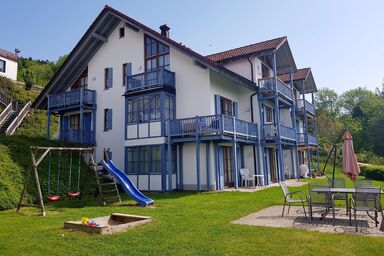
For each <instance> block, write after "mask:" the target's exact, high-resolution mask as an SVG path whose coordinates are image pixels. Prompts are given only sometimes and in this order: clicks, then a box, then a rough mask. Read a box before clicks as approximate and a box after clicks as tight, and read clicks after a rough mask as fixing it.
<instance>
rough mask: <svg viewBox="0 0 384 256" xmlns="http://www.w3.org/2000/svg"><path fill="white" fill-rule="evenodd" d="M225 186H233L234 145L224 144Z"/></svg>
mask: <svg viewBox="0 0 384 256" xmlns="http://www.w3.org/2000/svg"><path fill="white" fill-rule="evenodd" d="M223 162H224V186H226V187H233V185H234V184H233V154H232V147H224V146H223Z"/></svg>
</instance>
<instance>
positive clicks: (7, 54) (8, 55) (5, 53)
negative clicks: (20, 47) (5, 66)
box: [0, 49, 18, 61]
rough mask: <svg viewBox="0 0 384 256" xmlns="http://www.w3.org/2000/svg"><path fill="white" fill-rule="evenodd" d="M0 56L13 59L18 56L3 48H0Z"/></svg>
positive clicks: (15, 59)
mask: <svg viewBox="0 0 384 256" xmlns="http://www.w3.org/2000/svg"><path fill="white" fill-rule="evenodd" d="M0 56H1V57H3V58H6V59H9V60H13V61H17V58H18V57H17V55H16V54H14V53H12V52H9V51H6V50H3V49H0Z"/></svg>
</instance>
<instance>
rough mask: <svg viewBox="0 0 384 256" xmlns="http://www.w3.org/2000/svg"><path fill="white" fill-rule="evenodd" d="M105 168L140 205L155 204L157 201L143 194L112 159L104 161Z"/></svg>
mask: <svg viewBox="0 0 384 256" xmlns="http://www.w3.org/2000/svg"><path fill="white" fill-rule="evenodd" d="M102 163H103V165H104V168H105V169H106V170H107V171H108V172H109V173H110V174H111V175H112V176H113V177H115V179H116V180H117V181H118V182H119V184H120V185H121V187H122V188H123V189H124V192H125V193H126V194H127V195H128V196H129V197H130V198H132V199H133V200H135V201H136V202H138V203H139V205H140V206H142V207H145V206H147V205H151V204H153V203H154V202H155V201H154V200H153V199H150V198H148V197H146V196H145V195H143V194H142V193H141V192H140V191H139V190H138V189H137V188H136V186H135V184H133V182H132V181H131V180H130V179H129V178H128V176H127V175H126V174H125V173H124V172H122V171H120V170H119V169H118V168H117V167H116V166H115V165H114V164H113V162H112V161H108V162H106V161H104V160H103V161H102Z"/></svg>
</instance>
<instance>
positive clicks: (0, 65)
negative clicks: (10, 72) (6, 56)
mask: <svg viewBox="0 0 384 256" xmlns="http://www.w3.org/2000/svg"><path fill="white" fill-rule="evenodd" d="M0 72H3V73H5V60H0Z"/></svg>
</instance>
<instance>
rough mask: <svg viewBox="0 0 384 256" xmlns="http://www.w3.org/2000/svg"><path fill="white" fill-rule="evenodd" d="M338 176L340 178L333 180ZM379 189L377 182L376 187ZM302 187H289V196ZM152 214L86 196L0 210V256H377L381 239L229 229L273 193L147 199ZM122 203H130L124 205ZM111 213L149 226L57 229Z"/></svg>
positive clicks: (273, 198)
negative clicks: (113, 230) (100, 231)
mask: <svg viewBox="0 0 384 256" xmlns="http://www.w3.org/2000/svg"><path fill="white" fill-rule="evenodd" d="M337 175H342V174H337ZM378 185H382V186H383V185H384V183H383V182H382V183H378ZM306 188H307V187H306V186H304V187H301V188H292V190H296V189H298V190H299V189H302V190H305V189H306ZM151 197H153V198H154V199H155V200H156V207H155V208H139V207H132V206H131V207H129V206H109V207H102V206H99V205H98V204H97V203H96V202H95V200H94V198H92V197H89V198H86V199H85V200H82V201H63V202H59V203H55V204H51V205H49V206H48V216H47V217H39V216H36V214H37V211H36V210H35V209H28V208H26V209H23V211H22V213H21V214H15V212H14V210H8V211H3V212H0V226H1V227H2V232H1V233H0V254H4V255H11V254H18V255H26V254H28V255H43V254H44V255H46V254H48V253H49V254H51V255H332V256H334V255H380V254H381V253H382V248H383V246H384V238H374V237H363V236H356V235H343V234H329V233H320V232H314V231H305V230H296V229H280V228H265V227H253V226H242V225H234V224H230V222H231V221H232V220H235V219H238V218H240V217H242V216H245V215H247V214H249V213H252V212H255V211H257V210H260V209H262V208H265V207H268V206H270V205H275V204H281V203H282V197H281V191H280V189H279V188H277V187H275V188H270V189H267V190H263V191H259V192H256V193H240V192H211V193H187V192H183V193H181V192H180V193H179V192H175V193H164V194H152V195H151ZM124 203H132V201H130V200H128V199H126V201H125V202H124ZM113 212H121V213H131V214H140V215H147V216H152V217H153V222H152V223H150V224H147V225H145V226H141V227H138V228H136V229H134V230H130V231H128V232H126V233H121V234H114V235H109V236H98V235H89V234H83V233H78V232H70V231H67V230H63V228H62V227H63V222H64V221H66V220H79V219H81V218H82V217H84V216H87V217H96V216H103V215H108V214H111V213H113Z"/></svg>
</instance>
